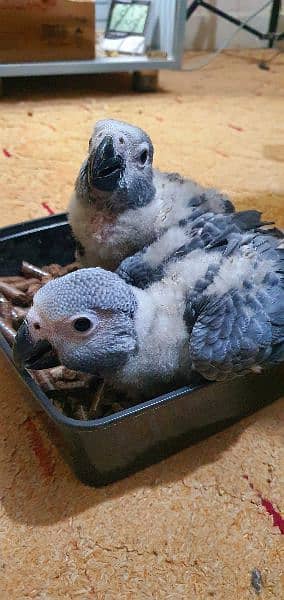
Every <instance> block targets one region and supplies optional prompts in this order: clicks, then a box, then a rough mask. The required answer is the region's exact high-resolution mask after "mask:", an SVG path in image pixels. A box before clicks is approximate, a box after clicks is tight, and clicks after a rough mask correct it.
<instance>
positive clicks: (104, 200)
mask: <svg viewBox="0 0 284 600" xmlns="http://www.w3.org/2000/svg"><path fill="white" fill-rule="evenodd" d="M152 162H153V145H152V142H151V139H150V137H149V136H148V135H147V133H145V131H143V130H142V129H140V128H139V127H134V126H133V125H129V124H128V123H124V122H122V121H116V120H113V119H106V120H102V121H98V122H97V124H96V126H95V129H94V132H93V135H92V137H91V139H90V141H89V155H88V157H87V159H86V160H85V161H84V162H83V164H82V166H81V169H80V172H79V175H78V178H77V181H76V185H75V189H76V192H77V194H78V195H79V196H82V197H83V198H85V199H87V200H88V201H89V202H94V203H95V204H97V205H98V206H99V207H100V208H103V207H104V206H105V207H106V208H107V209H108V210H112V211H114V212H118V213H119V212H122V211H124V210H126V209H127V208H138V207H140V206H145V205H147V204H148V203H149V202H150V201H151V200H152V198H153V197H154V194H155V189H154V187H153V170H152Z"/></svg>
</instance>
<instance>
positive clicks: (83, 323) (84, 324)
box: [73, 317, 92, 333]
mask: <svg viewBox="0 0 284 600" xmlns="http://www.w3.org/2000/svg"><path fill="white" fill-rule="evenodd" d="M73 327H74V329H75V331H78V332H79V333H85V332H86V331H89V330H90V329H91V327H92V321H90V319H88V317H78V318H77V319H75V321H73Z"/></svg>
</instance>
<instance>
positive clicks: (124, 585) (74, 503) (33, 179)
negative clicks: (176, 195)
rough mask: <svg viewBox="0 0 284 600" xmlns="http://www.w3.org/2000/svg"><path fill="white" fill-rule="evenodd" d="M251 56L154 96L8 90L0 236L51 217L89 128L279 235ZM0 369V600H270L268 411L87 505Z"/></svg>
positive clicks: (112, 90)
mask: <svg viewBox="0 0 284 600" xmlns="http://www.w3.org/2000/svg"><path fill="white" fill-rule="evenodd" d="M263 55H264V52H263V51H262V52H260V53H257V52H249V53H248V52H243V53H241V54H239V53H236V52H228V53H227V54H226V55H225V56H223V57H220V58H218V59H217V60H216V61H215V62H214V63H213V64H212V65H211V66H210V67H209V68H208V69H204V70H202V71H197V72H195V73H190V74H183V73H162V74H161V77H160V85H161V90H160V92H159V93H157V94H154V95H153V94H152V95H135V94H133V93H131V92H130V91H129V80H128V78H127V77H126V76H123V77H122V78H119V77H118V76H112V77H105V76H99V77H96V78H93V77H92V78H83V79H78V78H71V79H70V78H69V79H67V80H66V79H64V80H58V79H52V78H49V79H41V80H34V81H33V82H31V81H30V80H18V81H9V82H7V84H6V89H5V92H6V95H5V97H4V98H3V99H2V100H1V102H0V130H1V142H0V190H1V191H0V194H1V202H0V213H1V214H0V224H1V225H5V224H9V223H12V222H16V221H20V220H24V219H31V218H35V217H39V216H44V215H46V214H48V211H55V212H57V211H62V210H64V209H65V207H66V204H67V201H68V197H69V195H70V192H71V190H72V186H73V181H74V178H75V176H76V174H77V171H78V168H79V165H80V163H81V161H82V159H83V157H84V155H85V152H86V149H87V145H88V139H89V137H90V131H91V128H92V126H93V123H94V122H95V121H96V120H97V119H99V118H105V117H114V118H117V119H125V120H128V121H130V122H133V123H135V124H139V125H141V127H143V128H145V129H146V130H147V131H149V133H150V134H151V136H152V139H153V141H154V144H155V148H156V155H155V163H156V165H157V166H159V167H160V168H161V169H167V170H174V171H180V172H182V173H183V174H185V175H188V176H191V177H193V178H195V179H197V180H198V181H200V182H201V183H203V184H206V185H210V186H216V187H218V188H220V189H222V190H224V191H225V192H227V193H229V194H230V195H231V196H232V198H233V199H234V201H235V202H236V204H237V206H238V207H239V208H245V207H250V206H251V207H254V208H258V209H259V210H261V211H263V212H264V215H265V217H266V218H269V219H274V220H275V221H276V222H277V224H278V225H279V226H281V227H284V214H283V213H284V209H283V206H284V205H283V199H284V171H283V161H284V131H283V107H284V102H283V96H284V85H283V84H284V56H283V55H282V56H281V55H280V56H275V55H274V54H273V53H268V54H267V55H266V56H268V57H269V59H272V62H271V65H270V70H269V71H262V70H260V69H258V68H257V59H258V58H263ZM0 369H1V382H0V409H1V420H0V427H1V436H0V447H1V448H0V487H1V501H2V508H1V516H0V532H1V534H0V535H1V556H0V589H1V599H3V600H6V599H8V598H9V599H11V600H18V599H21V600H22V599H23V598H29V599H30V598H36V599H48V600H60V599H61V598H62V599H63V598H64V599H65V598H82V599H84V600H85V599H86V600H88V599H91V598H94V599H102V600H104V599H107V600H112V599H113V600H116V599H117V598H121V599H131V600H132V599H136V598H143V599H144V598H157V599H163V598H167V599H168V598H172V599H176V598H177V599H179V598H182V599H183V598H184V599H185V598H186V599H191V598H192V599H193V598H194V599H195V598H196V599H197V600H207V599H208V598H211V597H214V598H216V599H224V600H225V599H226V600H228V599H229V600H231V599H232V600H233V599H240V600H246V599H250V598H253V597H254V596H255V595H256V592H255V591H254V590H253V588H252V587H251V583H250V581H251V571H252V569H254V568H257V569H259V570H260V571H261V574H262V580H263V587H262V595H261V598H263V599H265V600H266V599H270V598H275V599H277V600H279V599H280V597H282V594H281V590H282V585H283V579H282V582H281V573H283V569H282V567H281V563H280V537H281V533H280V529H281V528H283V521H282V522H281V519H280V516H279V514H281V513H282V515H283V513H284V506H283V487H282V494H281V483H280V450H281V425H280V422H281V415H282V417H283V412H284V411H283V401H279V402H277V403H275V404H274V405H273V406H271V407H268V408H266V409H265V410H263V411H260V412H259V413H258V414H256V415H253V416H252V417H250V418H248V419H245V420H243V421H242V422H241V423H239V424H237V425H235V426H234V427H231V428H230V429H228V430H226V431H225V432H223V433H220V434H218V435H216V436H214V437H212V438H211V439H209V440H207V441H204V442H202V443H200V444H198V445H196V446H194V447H193V448H189V449H188V450H185V451H183V452H181V453H179V454H177V455H176V456H174V457H172V458H170V459H168V460H166V461H164V462H162V463H160V464H158V465H156V466H154V467H151V468H148V469H146V470H145V471H143V472H140V473H138V474H137V475H135V476H132V477H130V478H128V479H126V480H124V481H122V482H119V483H116V484H114V485H112V486H109V487H107V488H104V489H99V490H95V489H89V488H86V487H84V486H83V485H81V484H80V483H78V482H77V481H76V480H75V478H74V477H73V475H72V474H71V473H70V471H69V469H68V467H67V466H66V465H65V464H64V462H63V461H62V459H61V458H60V457H59V455H58V454H57V451H56V449H55V448H54V446H53V445H52V444H51V443H50V442H49V439H48V437H47V435H46V432H45V428H44V427H43V425H42V424H41V420H40V419H39V417H38V416H36V415H35V414H34V413H33V412H32V410H30V409H29V408H28V404H27V403H26V401H28V398H29V394H28V393H27V391H26V390H25V389H24V387H23V385H21V383H20V382H19V380H18V379H17V377H16V376H15V375H14V374H13V373H12V371H11V369H10V368H9V367H8V365H7V364H6V362H5V360H4V358H2V356H1V357H0ZM258 492H259V493H258ZM259 494H261V496H260V495H259ZM281 496H282V498H281ZM261 497H262V498H264V499H268V500H269V501H270V502H271V503H272V504H273V506H274V508H275V510H276V511H277V513H279V514H278V516H277V517H275V515H274V518H273V516H271V515H269V512H272V510H271V506H272V505H270V504H269V503H268V502H265V500H261ZM282 578H283V575H282Z"/></svg>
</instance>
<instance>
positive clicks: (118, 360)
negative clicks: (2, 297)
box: [14, 231, 284, 402]
mask: <svg viewBox="0 0 284 600" xmlns="http://www.w3.org/2000/svg"><path fill="white" fill-rule="evenodd" d="M283 254H284V248H283V238H282V237H277V235H276V234H274V233H273V232H271V233H270V232H265V231H258V232H255V231H250V232H248V233H247V232H245V233H236V232H234V231H233V232H231V233H229V232H228V235H226V237H223V238H220V236H219V235H217V237H216V238H215V242H214V240H212V243H211V244H209V246H208V247H207V249H202V248H196V249H195V250H192V252H190V253H189V254H186V255H185V256H183V257H182V258H181V259H180V260H177V261H174V262H170V263H169V264H168V266H167V269H166V272H165V274H164V278H163V279H162V280H161V281H158V282H156V283H154V284H152V285H151V286H150V287H148V288H147V289H143V290H141V289H138V288H135V287H132V286H131V285H129V284H127V283H126V282H125V281H123V280H122V279H121V278H120V277H119V276H118V275H117V274H116V273H112V272H109V271H105V270H103V269H100V268H95V269H81V270H79V271H75V272H73V273H70V274H68V275H66V276H64V277H62V278H59V279H54V280H53V281H50V282H49V283H47V284H46V285H45V286H44V287H42V288H41V289H40V290H39V291H38V292H37V294H36V295H35V297H34V304H33V307H32V308H31V309H30V311H29V313H28V314H27V317H26V320H25V321H24V323H23V324H22V325H21V327H20V329H19V330H18V332H17V336H16V343H15V347H14V358H15V361H16V362H17V363H18V365H20V366H21V367H27V368H30V369H43V368H46V367H50V366H54V365H55V364H56V361H59V362H60V363H61V364H63V365H65V366H67V367H68V368H70V369H74V370H79V371H85V372H87V373H91V374H94V375H99V376H100V377H104V380H105V382H106V383H108V384H109V385H110V386H112V387H113V389H114V390H115V391H118V392H119V393H123V394H125V395H126V396H127V397H128V398H130V399H131V400H134V401H135V400H136V402H139V401H141V400H144V399H149V398H150V397H151V396H155V395H157V394H159V393H162V392H163V391H168V390H170V389H174V388H177V387H179V386H180V385H185V384H187V383H190V382H191V381H192V376H193V373H197V374H199V375H201V376H202V377H205V378H206V379H209V380H226V379H231V378H232V377H235V376H239V375H244V374H245V373H248V372H250V371H256V372H258V371H259V370H261V369H262V368H264V367H268V366H271V365H273V364H277V363H279V362H281V361H284V294H283V289H284V288H283V285H284V277H283V276H284V260H283Z"/></svg>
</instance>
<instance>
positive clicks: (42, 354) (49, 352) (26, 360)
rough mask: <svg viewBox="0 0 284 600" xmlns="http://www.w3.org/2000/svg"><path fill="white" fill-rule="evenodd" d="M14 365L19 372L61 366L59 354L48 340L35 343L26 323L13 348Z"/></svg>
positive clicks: (22, 326) (20, 330) (21, 328)
mask: <svg viewBox="0 0 284 600" xmlns="http://www.w3.org/2000/svg"><path fill="white" fill-rule="evenodd" d="M13 358H14V363H15V365H16V366H17V367H18V369H19V370H21V371H23V370H24V369H25V368H26V369H37V370H38V369H50V368H51V367H56V366H57V365H59V364H60V362H59V359H58V356H57V353H56V352H55V351H54V350H53V348H52V346H51V344H50V343H49V342H48V341H47V340H39V341H38V342H34V341H33V340H32V338H31V336H30V333H29V328H28V326H27V323H26V322H25V321H24V322H23V323H22V325H21V327H20V328H19V329H18V331H17V335H16V338H15V342H14V346H13Z"/></svg>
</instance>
